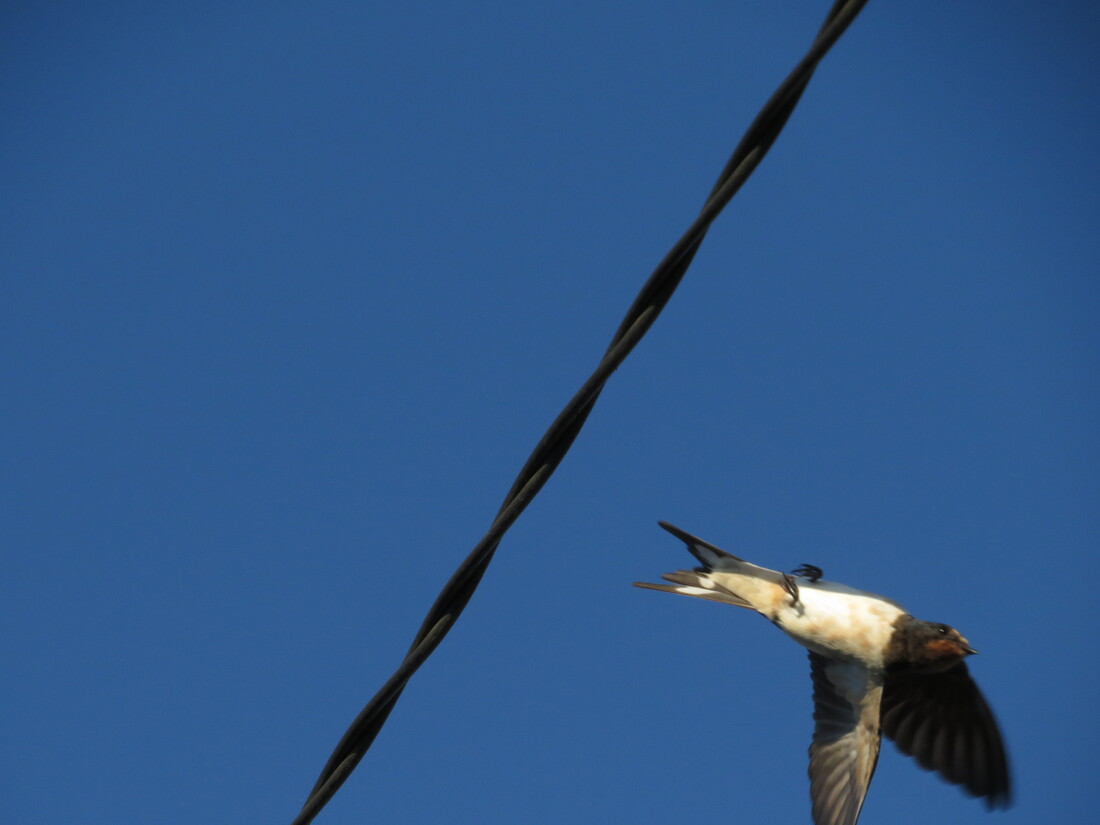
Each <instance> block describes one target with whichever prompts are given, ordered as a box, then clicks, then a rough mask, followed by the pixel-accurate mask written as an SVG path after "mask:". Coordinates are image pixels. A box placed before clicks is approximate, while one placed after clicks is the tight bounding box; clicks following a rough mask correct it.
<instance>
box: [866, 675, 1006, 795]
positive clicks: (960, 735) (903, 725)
mask: <svg viewBox="0 0 1100 825" xmlns="http://www.w3.org/2000/svg"><path fill="white" fill-rule="evenodd" d="M882 731H883V733H885V734H886V735H887V736H888V737H889V738H890V739H892V740H893V741H894V744H895V745H897V746H898V750H900V751H901V752H902V753H904V754H906V755H907V756H912V757H913V758H914V759H916V760H917V763H918V764H919V765H920V766H921V767H922V768H924V769H925V770H930V771H936V772H937V773H939V774H940V775H941V776H942V777H943V778H944V779H946V780H947V781H948V782H953V783H955V784H956V785H962V786H963V788H965V789H966V791H967V792H968V793H969V794H971V795H972V796H981V797H984V798H985V801H986V805H987V806H988V807H990V808H997V807H1006V806H1007V805H1008V804H1009V802H1010V801H1011V780H1010V778H1009V771H1008V758H1007V756H1006V755H1005V748H1004V742H1003V740H1002V739H1001V732H1000V729H999V728H998V727H997V720H996V719H994V718H993V712H992V711H991V710H990V709H989V705H988V704H986V701H985V698H984V697H983V696H982V693H981V691H980V690H978V686H977V685H976V684H975V683H974V680H973V679H972V678H970V671H969V670H968V669H967V667H966V663H965V662H959V664H957V665H955V666H954V667H952V668H950V669H949V670H945V671H942V672H940V673H926V674H921V673H904V674H898V675H890V676H887V677H886V685H885V689H884V690H883V694H882Z"/></svg>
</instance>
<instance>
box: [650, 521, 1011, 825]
mask: <svg viewBox="0 0 1100 825" xmlns="http://www.w3.org/2000/svg"><path fill="white" fill-rule="evenodd" d="M659 523H660V525H661V527H663V528H664V529H665V530H667V531H668V532H670V533H672V535H674V536H676V537H677V538H678V539H680V540H681V541H683V542H684V543H685V544H686V545H687V548H688V550H690V551H691V554H692V555H693V556H695V558H697V559H698V560H699V561H700V562H701V564H702V566H701V567H696V568H695V569H694V570H678V571H677V572H675V573H666V574H665V575H663V576H662V577H661V578H663V579H664V580H665V581H667V582H671V584H648V583H645V582H635V585H636V586H638V587H645V588H649V589H650V590H663V591H665V592H668V593H681V594H683V595H685V596H695V597H697V598H700V599H709V600H710V601H715V602H722V603H723V604H732V605H735V606H737V607H747V608H749V609H751V610H755V611H756V612H757V613H760V614H761V615H762V616H764V618H766V619H768V620H769V621H770V622H772V623H773V624H775V625H776V626H778V627H779V629H780V630H782V631H783V632H785V633H786V634H787V635H788V636H790V637H791V638H793V639H794V640H795V641H796V642H798V643H799V644H800V645H802V646H803V647H805V648H807V649H809V651H810V677H811V678H812V680H813V688H814V735H813V743H812V744H811V745H810V768H809V773H810V799H811V803H812V806H813V819H814V823H815V825H855V823H856V821H857V820H858V819H859V812H860V809H861V808H862V807H863V800H864V797H865V796H866V795H867V788H868V786H869V785H870V784H871V777H872V776H873V775H874V772H875V765H876V763H877V762H878V752H879V743H880V740H881V734H883V733H885V734H886V736H887V737H888V738H889V739H891V740H893V742H894V744H895V745H897V747H898V750H900V751H901V752H902V753H904V754H906V755H907V756H912V757H913V758H914V759H916V760H917V763H918V764H919V765H920V766H921V767H922V768H924V769H925V770H934V771H936V772H937V773H939V774H940V775H941V776H942V777H943V778H944V779H946V780H947V781H948V782H952V783H954V784H956V785H961V786H962V787H963V789H964V790H965V791H966V792H967V793H969V794H970V795H972V796H978V797H983V798H984V799H985V802H986V805H987V806H988V807H989V808H999V807H1007V806H1008V804H1009V802H1010V799H1011V787H1010V784H1011V782H1010V779H1009V770H1008V759H1007V757H1006V756H1005V748H1004V743H1003V741H1002V739H1001V733H1000V730H999V729H998V727H997V722H996V720H995V719H994V718H993V713H992V712H991V711H990V709H989V705H988V704H986V701H985V699H984V698H983V697H982V694H981V691H979V690H978V686H977V685H976V684H975V683H974V680H973V679H971V678H970V672H969V671H968V670H967V667H966V662H965V661H964V660H965V659H966V657H967V656H970V655H971V654H973V653H976V652H977V651H975V650H974V649H973V648H972V647H970V643H969V642H968V641H967V640H966V639H964V638H963V637H962V636H961V635H960V634H959V632H958V631H957V630H955V629H954V628H951V627H948V626H947V625H945V624H937V623H935V622H924V621H921V620H920V619H915V618H913V617H912V616H910V615H909V614H908V613H907V612H906V611H905V609H904V608H902V607H901V605H899V604H897V603H896V602H894V601H891V600H890V599H886V598H883V597H882V596H876V595H875V594H874V593H865V592H864V591H862V590H856V589H855V588H852V587H847V586H845V585H843V584H837V583H836V582H829V581H825V580H824V579H822V572H821V570H820V569H819V568H817V567H813V566H812V565H803V566H802V567H800V568H798V569H797V570H795V571H793V574H788V573H780V572H777V571H775V570H768V569H767V568H764V567H757V566H756V565H754V564H750V563H749V562H747V561H744V560H743V559H739V558H738V557H737V556H733V555H730V554H729V553H727V552H725V551H724V550H719V549H718V548H717V547H715V546H714V545H712V544H708V543H707V542H705V541H703V540H702V539H698V538H696V537H695V536H693V535H691V534H689V533H685V532H684V531H683V530H681V529H679V528H678V527H673V526H672V525H671V524H667V523H665V522H659Z"/></svg>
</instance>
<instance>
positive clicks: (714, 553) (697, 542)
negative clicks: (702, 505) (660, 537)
mask: <svg viewBox="0 0 1100 825" xmlns="http://www.w3.org/2000/svg"><path fill="white" fill-rule="evenodd" d="M657 524H658V525H660V526H661V527H662V528H664V529H665V530H667V531H668V532H670V533H672V535H674V536H676V538H678V539H679V540H680V541H682V542H683V543H684V544H686V545H687V549H688V550H689V551H691V555H693V556H695V558H697V559H699V561H700V562H702V564H703V566H704V567H706V568H707V570H713V569H714V568H715V567H716V566H720V565H721V563H722V560H723V559H728V560H730V561H744V559H741V558H738V557H737V556H735V555H733V553H727V552H726V551H725V550H722V549H720V548H718V547H715V546H714V545H713V544H711V543H710V542H707V541H703V540H702V539H701V538H699V537H698V536H693V535H692V534H691V533H688V532H687V531H686V530H681V529H680V528H679V527H676V526H675V525H673V524H669V523H668V522H667V521H658V522H657Z"/></svg>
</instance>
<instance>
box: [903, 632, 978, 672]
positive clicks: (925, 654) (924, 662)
mask: <svg viewBox="0 0 1100 825" xmlns="http://www.w3.org/2000/svg"><path fill="white" fill-rule="evenodd" d="M977 652H978V651H976V650H975V649H974V648H972V647H971V646H970V642H968V641H967V640H966V639H965V638H964V637H963V635H962V634H961V633H959V631H957V630H955V628H953V627H949V626H947V625H945V624H940V623H939V622H919V623H917V625H916V626H915V627H914V628H913V636H912V638H911V639H910V644H909V660H910V661H909V664H910V666H912V667H913V668H915V669H918V670H923V671H937V670H947V668H949V667H954V666H955V665H957V664H958V663H959V662H961V661H962V660H963V659H965V658H966V657H967V656H970V655H973V654H974V653H977Z"/></svg>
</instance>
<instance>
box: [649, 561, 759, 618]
mask: <svg viewBox="0 0 1100 825" xmlns="http://www.w3.org/2000/svg"><path fill="white" fill-rule="evenodd" d="M661 578H662V579H664V580H665V581H670V582H673V584H650V583H649V582H634V586H635V587H643V588H645V589H646V590H660V591H662V592H664V593H679V594H680V595H681V596H694V597H695V598H697V599H707V600H708V601H712V602H721V603H722V604H732V605H735V606H737V607H747V608H750V609H752V605H751V604H749V603H748V602H747V601H745V600H744V599H742V598H741V597H740V596H738V595H736V594H734V593H731V592H730V591H728V590H726V588H724V587H722V586H721V585H719V584H718V583H716V582H714V581H712V580H711V579H710V578H709V577H708V576H707V574H706V573H696V572H694V571H692V570H677V571H676V572H675V573H665V574H664V575H662V576H661Z"/></svg>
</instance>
